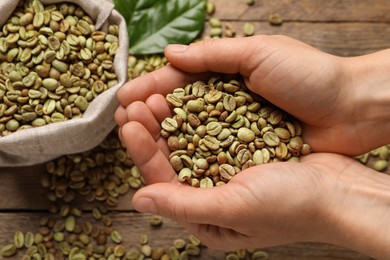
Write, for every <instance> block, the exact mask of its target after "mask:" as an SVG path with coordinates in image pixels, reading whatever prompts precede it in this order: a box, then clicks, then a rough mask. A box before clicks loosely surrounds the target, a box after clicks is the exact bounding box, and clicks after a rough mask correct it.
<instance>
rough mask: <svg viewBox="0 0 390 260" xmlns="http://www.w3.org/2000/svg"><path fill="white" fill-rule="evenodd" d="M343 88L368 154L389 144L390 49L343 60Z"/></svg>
mask: <svg viewBox="0 0 390 260" xmlns="http://www.w3.org/2000/svg"><path fill="white" fill-rule="evenodd" d="M343 61H344V62H343V66H342V67H343V71H344V77H343V79H342V80H341V81H340V83H341V84H342V88H343V89H346V90H347V91H348V92H349V95H348V96H349V97H350V98H351V100H350V102H346V103H347V104H346V106H349V107H348V108H347V109H350V110H352V117H351V118H353V119H352V120H354V124H355V128H356V130H355V131H356V134H357V135H358V138H359V142H360V143H361V146H362V149H363V150H364V151H365V152H366V151H369V150H372V149H374V148H376V147H379V146H381V145H385V144H388V143H390V136H389V135H388V134H387V129H389V127H390V49H388V50H384V51H380V52H376V53H372V54H368V55H364V56H359V57H352V58H344V59H343Z"/></svg>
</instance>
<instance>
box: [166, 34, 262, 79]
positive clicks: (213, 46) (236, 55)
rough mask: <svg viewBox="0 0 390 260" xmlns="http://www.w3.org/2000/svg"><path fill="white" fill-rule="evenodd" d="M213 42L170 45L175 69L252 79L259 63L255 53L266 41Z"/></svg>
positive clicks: (231, 40)
mask: <svg viewBox="0 0 390 260" xmlns="http://www.w3.org/2000/svg"><path fill="white" fill-rule="evenodd" d="M253 39H254V37H247V38H240V39H210V40H205V41H200V42H197V43H193V44H190V45H189V46H186V45H176V44H173V45H168V46H167V47H166V48H165V56H166V57H167V59H168V60H169V62H170V63H171V65H172V66H175V67H178V68H180V69H182V70H184V71H188V72H191V73H201V72H205V71H212V72H220V73H231V74H232V73H241V74H242V75H244V76H248V75H249V74H250V72H251V71H253V70H254V68H255V67H257V66H258V64H259V63H258V61H254V57H255V55H254V54H255V53H256V52H258V51H260V49H261V48H262V44H261V43H262V42H261V39H262V38H260V37H259V38H258V40H256V42H255V41H254V40H253Z"/></svg>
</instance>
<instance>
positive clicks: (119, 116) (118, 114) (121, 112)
mask: <svg viewBox="0 0 390 260" xmlns="http://www.w3.org/2000/svg"><path fill="white" fill-rule="evenodd" d="M115 121H116V123H117V124H118V125H119V126H120V127H121V126H123V125H124V124H126V123H127V121H128V120H127V114H126V108H124V107H122V106H119V107H118V108H117V109H116V111H115Z"/></svg>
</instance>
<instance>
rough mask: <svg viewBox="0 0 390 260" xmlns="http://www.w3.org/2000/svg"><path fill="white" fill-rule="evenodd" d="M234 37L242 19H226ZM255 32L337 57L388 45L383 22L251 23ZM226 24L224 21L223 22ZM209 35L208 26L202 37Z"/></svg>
mask: <svg viewBox="0 0 390 260" xmlns="http://www.w3.org/2000/svg"><path fill="white" fill-rule="evenodd" d="M229 23H230V24H231V25H232V26H233V28H234V30H235V31H236V32H237V35H238V36H243V35H244V34H243V27H244V24H245V22H243V21H238V22H229ZM251 23H252V24H253V25H254V27H255V34H266V35H275V34H280V35H287V36H290V37H293V38H295V39H298V40H301V41H303V42H306V43H307V44H310V45H312V46H314V47H316V48H319V49H321V50H323V51H325V52H328V53H331V54H334V55H340V56H357V55H362V54H367V53H372V52H375V51H379V50H383V49H387V48H390V26H389V25H388V24H385V23H297V22H291V23H286V24H283V25H282V26H271V25H269V24H268V23H267V22H251ZM225 25H226V23H225ZM206 35H209V26H207V27H206V28H205V32H204V36H203V37H205V36H206Z"/></svg>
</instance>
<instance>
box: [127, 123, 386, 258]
mask: <svg viewBox="0 0 390 260" xmlns="http://www.w3.org/2000/svg"><path fill="white" fill-rule="evenodd" d="M152 125H153V124H150V125H148V126H147V127H149V129H146V128H145V126H143V125H142V124H140V123H138V122H134V121H132V122H130V123H128V124H126V125H125V126H124V127H123V130H122V131H123V135H124V136H133V137H136V138H125V139H124V140H125V142H126V146H127V147H128V150H129V153H130V154H131V156H132V158H133V160H134V162H135V164H136V165H138V167H139V169H140V171H141V172H142V174H143V177H144V179H145V180H146V182H147V184H151V185H148V186H146V187H144V188H141V189H140V190H138V191H137V192H136V194H135V195H134V197H133V206H134V208H135V209H136V210H138V211H140V212H144V213H153V214H158V215H161V216H163V217H167V218H171V219H173V220H175V221H177V222H178V223H179V224H181V225H182V226H183V227H185V228H186V229H187V230H188V231H189V232H190V233H191V234H194V235H195V236H196V237H198V238H199V239H200V240H201V241H202V243H203V244H205V245H206V246H209V247H211V248H216V249H223V250H231V249H238V248H255V247H257V248H259V247H271V246H276V245H281V244H287V243H293V242H326V243H332V244H335V245H339V246H343V247H346V248H350V249H353V250H356V251H359V252H362V253H364V254H367V255H371V256H375V257H382V259H385V258H383V257H384V256H389V255H390V252H389V250H388V247H387V243H389V242H390V236H389V234H390V232H389V230H388V229H389V228H388V227H389V225H388V219H389V217H390V216H389V215H390V213H389V212H390V211H389V208H388V201H389V197H390V196H389V194H390V189H389V187H390V180H389V178H388V176H386V175H383V174H381V173H376V172H374V171H373V170H371V169H369V168H366V167H364V166H363V165H361V164H360V163H358V162H357V161H355V160H353V159H351V158H348V157H344V156H342V155H335V154H321V153H317V154H311V155H308V156H306V157H303V158H302V161H301V163H296V162H280V163H270V164H265V165H260V166H255V167H252V168H248V169H246V170H244V171H242V172H240V173H239V174H237V175H236V176H235V177H234V178H233V179H232V180H231V181H230V182H229V183H228V184H226V185H223V186H219V187H214V188H209V189H201V188H193V187H190V186H187V185H183V184H182V183H179V181H178V178H177V175H176V173H175V172H174V171H173V169H172V167H171V166H170V164H169V162H168V160H167V157H166V155H165V154H164V152H163V151H164V150H165V149H162V148H161V146H162V143H159V142H157V143H156V141H155V139H154V138H153V136H152V135H150V133H153V132H154V131H156V132H157V129H152V128H153V127H152ZM157 128H159V127H157ZM379 259H381V258H379Z"/></svg>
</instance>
